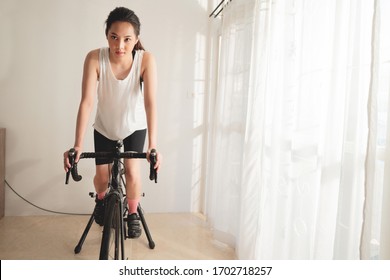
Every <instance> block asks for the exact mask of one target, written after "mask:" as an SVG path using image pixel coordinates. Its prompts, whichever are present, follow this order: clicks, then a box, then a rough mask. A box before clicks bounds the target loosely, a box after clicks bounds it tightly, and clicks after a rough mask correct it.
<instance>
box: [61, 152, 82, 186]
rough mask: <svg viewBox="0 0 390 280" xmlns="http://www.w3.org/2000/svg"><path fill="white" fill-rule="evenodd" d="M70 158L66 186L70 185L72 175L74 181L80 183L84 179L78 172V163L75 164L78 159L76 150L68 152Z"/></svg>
mask: <svg viewBox="0 0 390 280" xmlns="http://www.w3.org/2000/svg"><path fill="white" fill-rule="evenodd" d="M68 158H69V163H70V168H69V170H68V172H66V178H65V184H68V183H69V175H70V174H72V178H73V180H74V181H76V182H78V181H80V180H81V179H82V177H81V176H80V175H79V174H78V172H77V163H75V158H76V150H75V149H74V148H71V149H70V150H69V152H68Z"/></svg>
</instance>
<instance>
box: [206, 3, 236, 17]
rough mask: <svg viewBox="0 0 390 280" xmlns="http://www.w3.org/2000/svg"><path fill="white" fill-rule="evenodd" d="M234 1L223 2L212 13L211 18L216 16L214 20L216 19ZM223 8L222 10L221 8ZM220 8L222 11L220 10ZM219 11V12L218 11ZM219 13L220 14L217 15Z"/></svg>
mask: <svg viewBox="0 0 390 280" xmlns="http://www.w3.org/2000/svg"><path fill="white" fill-rule="evenodd" d="M232 1H233V0H222V1H221V2H220V3H219V4H218V6H217V7H216V8H215V9H214V10H213V11H212V12H211V14H210V15H209V17H212V16H214V18H216V17H217V16H218V15H219V14H220V13H221V12H222V10H223V9H224V8H225V7H226V6H227V5H228V4H229V3H230V2H232ZM225 2H226V4H225V5H224V6H222V7H221V5H222V4H224V3H225ZM220 7H221V8H220ZM219 8H220V9H219ZM218 9H219V10H218ZM217 11H218V13H216V12H217Z"/></svg>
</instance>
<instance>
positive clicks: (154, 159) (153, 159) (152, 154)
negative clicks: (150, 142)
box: [149, 149, 157, 183]
mask: <svg viewBox="0 0 390 280" xmlns="http://www.w3.org/2000/svg"><path fill="white" fill-rule="evenodd" d="M149 158H150V173H149V179H150V180H151V181H153V180H154V182H155V183H157V170H156V169H154V165H155V164H156V162H157V152H156V150H155V149H152V150H151V151H150V155H149Z"/></svg>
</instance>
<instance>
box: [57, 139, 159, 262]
mask: <svg viewBox="0 0 390 280" xmlns="http://www.w3.org/2000/svg"><path fill="white" fill-rule="evenodd" d="M121 147H122V142H121V141H118V143H117V145H116V148H115V150H114V151H112V152H94V153H93V152H84V153H81V154H80V159H84V158H104V159H107V158H108V159H111V160H113V163H112V168H111V178H110V180H109V188H108V192H107V194H106V196H105V198H104V204H105V215H104V223H103V235H102V241H101V246H100V254H99V259H100V260H107V259H111V258H112V259H115V260H118V259H122V260H124V259H125V250H124V241H125V239H126V238H127V236H126V221H127V218H126V217H127V213H128V207H127V202H126V194H125V193H124V192H123V187H124V186H125V185H126V184H125V180H124V178H123V175H124V174H125V172H124V169H123V168H121V167H124V164H123V162H122V161H121V159H125V158H146V153H136V152H121ZM68 154H69V162H70V164H71V168H70V169H69V171H68V172H67V173H66V178H65V184H68V183H69V177H70V174H71V175H72V178H73V180H74V181H76V182H78V181H80V180H81V179H82V176H81V175H79V173H78V170H77V162H75V158H76V152H75V150H74V149H73V148H72V149H70V150H69V153H68ZM156 157H157V153H156V150H154V149H153V150H151V152H150V174H149V179H150V180H154V181H155V183H157V172H156V170H155V169H154V164H155V163H156ZM90 196H91V197H93V193H90ZM137 212H138V215H139V217H140V220H141V223H142V226H143V228H144V231H145V234H146V236H147V239H148V242H149V248H150V249H154V247H155V243H154V241H153V239H152V236H151V234H150V231H149V228H148V226H147V224H146V220H145V217H144V215H143V210H142V208H141V206H140V204H138V207H137ZM93 221H94V215H93V214H92V215H91V217H90V219H89V221H88V224H87V226H86V228H85V230H84V232H83V234H82V236H81V238H80V241H79V243H78V244H77V246H76V247H75V249H74V252H75V253H76V254H78V253H79V252H80V251H81V249H82V245H83V243H84V241H85V238H86V236H87V234H88V232H89V229H90V227H91V226H92V224H93Z"/></svg>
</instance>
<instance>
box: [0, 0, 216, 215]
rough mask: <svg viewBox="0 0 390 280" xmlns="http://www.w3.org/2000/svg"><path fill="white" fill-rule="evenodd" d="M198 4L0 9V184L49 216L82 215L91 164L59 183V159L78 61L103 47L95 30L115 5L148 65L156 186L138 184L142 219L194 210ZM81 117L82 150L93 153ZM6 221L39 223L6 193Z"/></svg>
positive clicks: (201, 84) (103, 1)
mask: <svg viewBox="0 0 390 280" xmlns="http://www.w3.org/2000/svg"><path fill="white" fill-rule="evenodd" d="M206 2H207V1H206V0H185V1H183V0H154V1H144V0H128V1H107V0H94V1H92V0H88V1H87V0H83V1H79V0H56V1H52V0H35V1H30V0H18V1H15V0H2V1H1V2H0V37H1V43H0V53H1V55H0V57H1V62H0V127H5V128H6V129H7V138H6V141H7V145H6V180H7V181H8V182H9V183H10V185H11V186H12V187H13V188H14V189H15V190H16V191H17V192H18V193H19V194H20V195H22V196H23V197H25V198H26V199H28V200H29V201H31V202H33V203H35V204H37V205H39V206H40V207H44V208H47V209H50V210H55V211H65V212H75V213H90V211H91V210H92V207H93V204H94V202H93V200H92V199H90V198H89V197H88V192H90V191H93V186H92V178H93V173H94V164H93V160H89V161H87V160H84V161H82V162H81V163H80V164H79V170H80V173H81V174H82V175H83V176H84V179H83V180H82V181H81V182H79V183H74V182H72V183H71V184H70V185H67V186H66V185H65V184H64V175H65V174H64V172H63V169H62V154H63V152H64V151H65V149H67V148H70V147H71V146H72V145H73V141H74V129H75V121H76V113H77V108H78V103H79V100H80V84H81V76H82V65H83V60H84V57H85V55H86V53H87V52H88V51H89V50H91V49H95V48H99V47H102V46H106V45H107V44H106V40H105V37H104V21H105V19H106V17H107V15H108V13H109V12H110V11H111V10H112V9H113V8H115V7H116V6H126V7H128V8H130V9H133V10H134V11H135V12H136V14H137V15H138V16H139V18H140V20H141V24H142V26H141V40H142V41H143V44H144V46H145V47H146V48H147V50H149V51H151V52H152V53H154V55H155V57H156V60H157V65H158V74H159V75H158V77H159V87H158V104H159V114H158V116H159V147H158V148H159V150H160V151H161V152H162V153H163V155H164V163H163V167H162V170H161V172H160V174H159V183H158V184H157V185H155V184H154V183H152V182H150V181H149V180H147V178H146V177H147V172H148V166H147V164H146V163H145V167H144V170H143V173H144V178H145V180H144V182H143V185H144V191H145V193H146V197H145V198H144V199H143V201H142V205H143V207H144V209H145V211H147V212H187V211H198V210H199V207H200V203H201V199H200V198H199V194H201V191H200V190H201V188H200V187H201V173H200V170H201V168H200V166H201V160H202V156H203V153H204V151H203V149H202V146H203V145H202V143H203V133H204V123H203V120H204V118H203V116H204V111H203V105H204V104H203V102H204V96H205V87H206V81H205V77H206V73H207V72H205V69H207V63H206V60H207V56H206V53H207V47H206V44H207V30H208V22H209V19H208V13H209V9H207V8H206V7H205V6H207V5H205V3H206ZM93 119H94V116H91V121H90V125H89V127H88V132H87V138H86V141H85V149H84V150H85V151H86V150H92V149H93V141H92V140H93V139H92V131H93V130H92V123H93ZM5 213H6V215H7V216H12V215H44V214H47V213H46V212H43V211H41V210H38V209H36V208H34V207H32V206H30V205H28V204H26V203H25V202H23V201H22V200H21V199H20V198H18V197H17V196H16V195H15V194H14V193H13V192H12V191H10V189H8V188H6V209H5Z"/></svg>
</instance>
